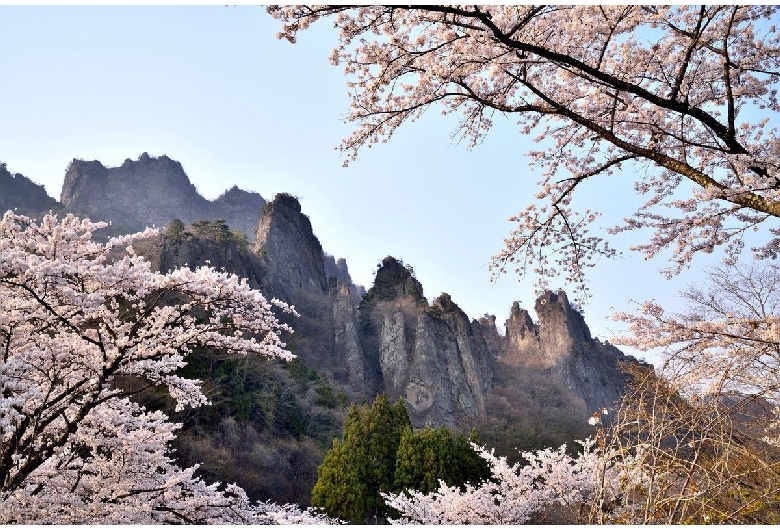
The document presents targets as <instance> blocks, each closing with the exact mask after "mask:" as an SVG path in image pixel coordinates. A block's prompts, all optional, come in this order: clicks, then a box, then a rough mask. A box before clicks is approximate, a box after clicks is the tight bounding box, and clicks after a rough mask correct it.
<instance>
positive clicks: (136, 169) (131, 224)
mask: <svg viewBox="0 0 780 530" xmlns="http://www.w3.org/2000/svg"><path fill="white" fill-rule="evenodd" d="M60 202H61V203H62V204H63V207H64V208H65V209H66V210H67V211H69V212H73V213H76V214H78V215H82V216H88V217H90V218H92V219H94V220H102V221H108V222H111V228H110V230H109V232H110V233H127V232H133V231H137V230H143V229H144V228H146V227H147V226H157V227H164V226H165V225H166V224H168V223H169V222H170V221H172V220H173V219H180V220H181V221H183V222H184V223H192V222H194V221H197V220H198V219H223V220H224V221H225V222H226V223H227V224H228V225H229V226H230V227H231V228H235V229H238V230H241V231H243V232H244V233H245V234H247V237H248V238H249V239H250V240H251V239H252V238H253V236H254V230H255V228H256V227H257V223H258V220H259V218H260V209H261V208H262V206H263V204H264V203H265V200H264V199H263V198H262V197H261V196H260V195H259V194H257V193H251V192H246V191H242V190H240V189H238V188H236V187H234V188H231V189H230V190H228V191H226V192H225V193H224V194H223V195H221V196H220V197H219V198H218V199H217V200H215V201H209V200H207V199H205V198H203V197H202V196H201V195H200V194H199V193H198V190H197V189H195V186H194V185H193V184H192V183H191V182H190V179H189V177H188V176H187V174H186V173H185V172H184V169H183V168H182V165H181V164H180V163H179V162H177V161H175V160H172V159H170V158H168V157H167V156H165V155H163V156H160V157H158V158H154V157H150V156H149V155H148V154H146V153H143V154H142V155H141V156H140V157H139V158H138V160H130V159H129V158H128V159H127V160H125V161H124V163H123V164H122V165H121V166H119V167H115V168H107V167H105V166H104V165H103V164H101V163H100V162H98V161H97V160H93V161H85V160H78V159H74V160H73V162H71V164H70V167H69V168H68V171H67V173H66V174H65V181H64V183H63V187H62V193H61V195H60Z"/></svg>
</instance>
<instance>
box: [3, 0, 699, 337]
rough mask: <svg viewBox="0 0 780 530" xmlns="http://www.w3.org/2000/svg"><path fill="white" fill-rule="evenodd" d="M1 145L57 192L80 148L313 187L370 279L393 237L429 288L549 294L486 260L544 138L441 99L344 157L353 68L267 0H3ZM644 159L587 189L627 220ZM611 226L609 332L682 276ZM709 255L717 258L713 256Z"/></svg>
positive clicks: (586, 199) (596, 275)
mask: <svg viewBox="0 0 780 530" xmlns="http://www.w3.org/2000/svg"><path fill="white" fill-rule="evenodd" d="M0 23H1V24H2V29H1V30H0V75H1V76H2V77H1V79H2V81H1V82H0V161H2V162H5V163H6V164H7V166H8V169H9V170H10V171H12V172H19V173H22V174H24V175H26V176H28V177H30V178H31V179H32V180H33V181H35V182H38V183H40V184H43V185H45V186H46V189H47V190H48V192H49V194H50V195H52V196H54V197H55V198H59V193H60V188H61V185H62V179H63V176H64V173H65V170H66V167H67V165H68V163H69V162H70V160H71V159H73V158H82V159H88V160H92V159H97V160H100V161H101V162H103V164H105V165H107V166H116V165H120V164H121V163H122V161H123V160H124V159H126V158H132V159H135V158H137V157H138V156H139V155H140V154H141V153H142V152H148V153H149V154H150V155H153V156H157V155H162V154H166V155H168V156H169V157H171V158H173V159H175V160H178V161H180V162H181V163H182V165H183V166H184V169H185V171H186V172H187V174H188V175H189V177H190V179H191V180H192V182H193V183H194V184H195V186H196V187H197V188H198V190H199V191H200V192H201V193H202V194H203V195H205V196H206V197H207V198H210V199H213V198H215V197H217V196H218V195H219V194H220V193H221V192H222V191H224V190H225V189H227V188H229V187H230V186H232V185H233V184H236V185H238V186H239V187H241V188H243V189H246V190H252V191H257V192H259V193H261V194H262V195H263V196H264V197H265V198H267V199H273V197H274V195H275V194H276V193H278V192H282V191H284V192H288V193H292V194H294V195H297V196H298V197H299V198H300V201H301V204H302V207H303V211H304V213H306V214H307V215H308V216H309V217H310V218H311V221H312V224H313V226H314V231H315V233H316V235H317V236H318V237H319V239H320V241H321V242H322V245H323V247H324V249H325V250H326V251H327V252H329V253H331V254H333V255H335V256H336V257H344V258H346V259H347V263H348V265H349V268H350V272H351V273H352V276H353V279H354V280H355V281H356V282H357V283H363V284H364V285H366V286H367V287H368V286H370V284H371V281H372V273H373V272H374V271H375V270H376V264H377V263H378V262H379V261H380V260H381V259H382V258H383V257H385V256H387V255H393V256H395V257H397V258H400V259H403V260H404V262H405V263H407V264H409V265H412V266H413V267H414V270H415V272H416V275H417V277H418V279H419V280H420V281H421V282H422V284H423V286H424V288H425V293H426V295H427V296H428V298H429V299H430V298H432V297H434V296H436V295H438V294H440V293H441V292H442V291H446V292H448V293H450V294H451V295H452V297H453V300H454V301H455V302H456V303H457V304H458V305H460V307H461V308H463V309H464V310H465V311H466V312H467V313H468V315H469V316H470V317H472V318H476V317H478V316H480V315H482V314H484V313H492V314H495V315H496V316H497V318H498V321H499V323H503V321H504V320H505V319H506V318H507V316H508V313H509V308H510V306H511V304H512V301H514V300H519V301H520V302H521V306H524V307H526V308H528V309H531V308H532V307H533V301H534V298H535V297H534V294H533V286H532V283H533V280H532V279H527V280H525V281H523V282H522V283H521V282H518V281H517V278H516V277H514V276H512V275H508V276H505V277H502V278H500V279H499V281H498V282H497V283H495V284H491V283H490V282H489V273H488V270H487V263H488V261H489V260H490V257H491V256H492V255H493V254H495V253H497V252H498V251H499V250H500V249H501V247H502V241H503V238H504V237H506V236H507V235H508V234H509V231H510V230H511V228H512V224H511V223H509V222H507V220H506V219H507V217H509V216H510V215H514V214H516V213H517V212H519V211H521V210H522V209H523V207H524V206H525V205H526V204H527V203H529V202H530V201H531V200H532V199H533V194H534V193H535V189H536V188H535V182H536V181H537V180H539V176H538V175H534V174H533V173H532V170H531V169H530V167H529V164H528V160H527V159H526V158H525V156H524V153H525V152H526V151H528V150H529V149H531V148H534V147H535V146H534V145H533V144H532V143H531V141H530V138H528V137H524V136H522V135H520V134H519V133H518V132H517V129H516V128H515V127H514V126H513V121H512V120H505V121H503V122H502V121H501V120H500V119H497V120H496V122H497V126H496V128H495V129H494V130H493V131H492V133H491V134H490V135H489V136H488V138H487V139H486V141H485V142H484V144H482V145H480V146H478V147H477V148H475V149H474V150H472V151H469V150H467V149H466V148H465V146H463V145H457V144H453V143H452V142H451V140H450V136H451V133H452V132H453V131H454V128H455V124H456V121H455V120H456V118H442V117H441V116H440V115H439V114H438V112H437V111H436V110H432V111H429V112H428V114H427V115H426V116H424V118H423V119H422V120H421V121H419V122H417V123H415V124H412V125H411V126H407V127H405V128H404V129H402V130H401V131H399V132H398V133H397V135H396V136H395V137H394V138H393V139H392V140H391V141H390V142H388V143H387V144H383V145H380V146H375V147H374V148H373V149H370V150H366V151H365V152H364V153H363V154H362V156H361V158H360V159H359V160H358V161H357V162H354V163H352V164H351V165H350V167H349V168H346V169H345V168H343V167H342V160H341V158H340V155H339V154H338V153H337V152H336V151H335V150H334V147H335V146H336V145H337V144H338V142H339V139H340V138H341V137H342V136H345V135H346V134H347V132H348V130H349V129H348V126H347V125H344V124H343V123H342V122H341V117H342V116H343V115H344V113H345V112H346V109H347V106H348V99H347V96H346V94H347V88H346V85H345V77H344V76H343V74H342V71H341V69H340V68H337V67H333V66H331V65H330V63H329V62H328V59H327V57H328V54H329V52H330V49H331V48H332V47H333V44H334V42H335V33H334V30H333V29H332V27H331V26H330V24H328V23H327V22H326V23H324V24H318V25H316V26H315V27H314V28H313V29H311V30H309V31H307V32H305V33H303V34H302V35H301V38H300V40H299V42H298V44H296V45H291V44H289V43H287V42H286V41H278V40H277V39H276V38H275V35H276V33H277V31H278V28H279V25H278V22H276V21H275V20H273V19H271V18H270V17H269V16H268V15H267V14H266V13H265V10H264V9H263V8H260V7H248V6H239V7H230V8H225V7H222V6H212V7H7V6H1V7H0ZM632 182H633V180H632V179H631V176H630V175H628V174H627V175H615V176H613V177H611V178H600V179H597V180H594V181H593V182H592V183H589V186H588V187H587V188H586V189H585V190H584V191H585V192H586V193H585V194H583V197H582V201H581V202H580V203H579V204H580V205H581V206H582V205H585V204H586V203H589V204H587V206H589V207H591V208H593V207H597V208H599V209H601V210H602V211H604V212H605V215H604V218H603V219H602V222H601V223H600V225H601V226H604V227H607V226H611V225H613V224H615V223H617V222H618V221H619V220H620V219H621V218H622V217H623V216H624V215H626V214H628V213H629V209H628V208H629V207H630V206H631V205H632V204H633V205H637V204H639V199H637V198H636V197H635V196H634V195H633V190H632V187H631V183H632ZM638 235H639V234H629V235H623V236H620V237H617V238H615V239H614V240H613V244H614V246H616V247H617V248H618V249H619V250H623V251H624V258H623V259H618V260H614V261H609V262H602V263H600V264H599V265H598V266H597V267H596V269H595V270H593V272H592V274H591V285H590V288H591V293H592V295H593V298H592V300H591V302H590V303H589V305H588V306H587V307H586V309H585V310H586V320H587V322H588V324H589V326H590V327H591V330H592V331H593V333H594V335H597V336H599V337H600V338H602V339H607V338H609V336H610V335H611V334H612V331H614V330H617V329H618V327H617V326H616V324H615V323H613V322H611V321H610V320H609V319H608V315H609V312H610V308H615V309H617V310H627V309H629V307H630V306H629V305H628V301H629V300H630V299H632V298H633V299H636V300H644V299H648V298H653V297H655V298H657V299H659V300H661V301H664V302H665V303H666V304H667V305H668V306H669V307H676V305H677V302H676V301H675V294H674V293H675V292H676V291H677V290H678V289H680V288H682V287H683V286H684V285H685V284H686V283H687V282H689V281H694V280H696V279H697V277H698V276H699V271H700V268H701V266H703V264H704V260H699V261H698V262H697V263H696V264H695V270H691V271H689V272H688V273H686V274H684V275H682V277H678V278H677V279H675V280H673V281H667V280H665V279H664V278H663V277H662V276H661V275H660V274H658V272H657V271H658V269H660V268H661V267H663V266H664V265H665V262H663V261H661V260H657V261H654V262H650V263H647V262H644V260H643V259H642V257H641V256H639V255H635V254H633V253H630V252H628V250H627V249H628V246H630V244H631V242H632V240H633V239H635V238H636V237H637V236H638ZM709 261H710V262H712V261H714V260H712V259H711V260H709Z"/></svg>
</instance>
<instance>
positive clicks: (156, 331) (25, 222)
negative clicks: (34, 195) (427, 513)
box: [0, 212, 323, 524]
mask: <svg viewBox="0 0 780 530" xmlns="http://www.w3.org/2000/svg"><path fill="white" fill-rule="evenodd" d="M103 226H105V223H92V222H90V221H89V220H79V219H78V218H76V217H74V216H72V215H67V216H66V217H64V218H63V219H61V220H59V219H58V218H57V217H56V216H54V215H51V214H50V215H46V216H45V217H44V218H43V219H42V221H41V222H40V223H36V222H35V221H33V220H31V219H29V218H27V217H24V216H20V215H15V214H13V213H12V212H7V213H6V214H5V215H4V216H3V218H2V221H0V524H11V523H24V524H29V523H54V524H65V523H71V524H73V523H77V524H80V523H103V524H114V523H125V524H128V523H133V524H159V523H201V524H210V523H260V522H273V521H277V522H312V521H315V522H317V521H319V522H322V520H323V519H321V518H318V517H316V516H313V515H312V514H311V513H309V512H306V511H302V510H299V509H297V508H295V507H292V506H286V507H280V506H275V505H267V504H252V503H250V501H249V499H247V496H246V494H245V493H244V492H243V490H241V488H239V487H237V486H235V485H228V486H226V487H224V488H221V487H220V486H219V485H218V484H212V485H207V484H205V483H204V482H203V481H202V480H200V479H198V478H197V477H196V476H195V472H196V467H192V468H188V469H181V468H179V467H178V466H177V465H176V464H175V462H174V460H173V458H172V455H171V450H170V448H169V442H170V441H171V440H172V439H173V438H174V436H175V431H176V430H177V429H178V428H179V425H178V424H174V423H171V422H170V421H168V418H167V417H166V416H165V415H164V414H162V413H161V412H157V411H149V410H145V409H144V408H143V407H141V406H139V405H138V404H136V403H135V402H133V401H132V400H131V397H132V396H131V395H129V393H128V391H127V390H125V389H126V388H128V385H123V384H122V381H123V380H127V379H128V378H132V379H134V380H137V381H143V382H145V383H146V386H163V387H167V390H168V392H169V393H170V395H171V397H172V398H173V399H174V400H175V401H176V403H177V405H176V406H177V408H179V409H181V408H182V407H186V406H192V407H198V406H201V405H205V404H206V403H207V399H206V397H205V396H204V394H203V393H202V392H201V389H200V386H199V381H195V380H190V379H186V378H183V377H180V376H178V375H176V373H177V370H178V369H179V368H181V367H182V366H184V365H185V363H186V356H187V354H188V353H189V352H190V351H192V349H193V348H196V347H207V348H214V349H216V350H219V351H223V352H228V353H233V354H255V355H263V356H268V357H277V358H282V359H290V358H292V355H291V354H290V353H289V352H288V351H286V350H285V349H284V346H285V345H284V343H283V342H282V341H281V340H280V336H279V333H280V332H282V331H290V329H289V328H288V326H286V325H284V324H281V323H279V322H278V321H277V319H276V317H275V316H274V313H273V311H274V310H279V311H283V312H291V313H294V309H293V308H292V307H288V306H287V305H286V304H284V303H282V302H280V301H278V300H272V301H270V302H269V301H267V300H266V299H265V298H264V297H263V296H262V294H261V293H259V292H258V291H255V290H252V289H250V288H249V286H248V284H247V282H246V280H239V279H238V278H237V277H236V276H235V275H230V274H227V273H224V272H218V271H215V270H214V269H212V268H206V267H202V268H198V269H196V270H190V269H187V268H182V269H177V270H173V271H171V272H169V273H167V274H161V273H157V272H154V271H153V270H152V269H151V267H150V264H149V262H148V261H146V260H145V259H143V258H142V257H141V256H139V255H137V254H136V253H135V252H134V250H133V247H132V243H133V242H134V241H136V240H139V239H141V238H144V237H149V236H151V235H153V234H154V233H155V232H154V231H153V230H147V231H145V232H143V233H139V234H134V235H129V236H122V237H118V238H112V239H111V240H109V241H108V242H107V243H105V244H101V243H97V242H95V241H93V240H92V232H93V231H94V230H96V229H98V228H101V227H103ZM134 386H137V385H134Z"/></svg>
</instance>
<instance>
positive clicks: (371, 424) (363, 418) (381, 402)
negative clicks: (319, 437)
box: [311, 394, 411, 523]
mask: <svg viewBox="0 0 780 530" xmlns="http://www.w3.org/2000/svg"><path fill="white" fill-rule="evenodd" d="M405 428H407V429H411V423H410V422H409V416H408V414H407V413H406V407H405V406H404V404H403V402H401V401H399V402H398V403H396V404H395V405H394V406H392V407H391V406H390V402H389V401H388V399H387V396H386V395H385V394H380V395H378V396H377V397H376V399H375V400H374V403H373V404H372V405H371V407H368V406H367V405H364V406H362V407H358V406H356V405H352V407H351V408H350V410H349V413H348V414H347V418H346V419H345V421H344V430H343V434H342V438H341V441H334V444H333V447H332V448H331V450H330V451H329V452H328V454H327V455H326V457H325V461H324V462H323V463H322V465H321V466H320V467H319V469H318V479H317V483H316V484H315V486H314V489H313V490H312V499H311V502H312V505H313V506H317V507H319V508H321V509H322V510H323V511H325V513H327V514H329V515H331V516H332V517H338V518H339V519H344V520H347V521H351V522H354V523H365V522H381V521H384V519H385V512H386V507H385V503H384V500H383V499H382V496H381V495H380V492H389V491H391V490H392V488H393V477H394V473H395V458H396V453H397V452H398V445H399V443H400V439H401V433H402V432H403V431H404V429H405Z"/></svg>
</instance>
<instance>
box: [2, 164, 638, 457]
mask: <svg viewBox="0 0 780 530" xmlns="http://www.w3.org/2000/svg"><path fill="white" fill-rule="evenodd" d="M61 197H62V209H63V210H65V211H68V212H70V211H72V212H74V213H77V214H80V215H85V214H86V215H89V216H90V217H92V218H93V219H102V220H110V221H113V225H112V227H111V228H112V230H113V231H114V232H115V233H117V232H129V231H135V230H140V229H142V228H144V227H145V226H147V225H149V224H156V225H158V226H165V225H166V224H167V223H168V222H169V221H170V220H171V219H173V218H179V219H181V220H182V221H184V222H185V223H189V222H192V221H194V220H197V219H201V218H205V219H224V220H225V221H226V222H227V223H228V225H230V226H231V227H232V228H238V229H240V230H243V231H245V232H246V233H247V234H248V235H249V236H250V241H251V240H252V239H254V241H253V242H252V245H251V247H250V248H251V250H250V249H247V248H246V246H241V245H239V244H238V242H237V241H236V240H224V241H220V242H217V241H211V240H209V239H207V238H205V237H197V236H195V235H193V234H191V233H189V232H187V231H181V232H180V233H178V235H177V236H175V237H167V236H160V237H159V238H157V239H156V240H153V241H149V242H146V243H144V244H141V245H137V248H138V249H139V251H141V252H143V253H144V254H146V255H147V256H148V257H149V258H150V259H151V261H152V263H153V265H154V266H155V267H157V268H158V269H160V270H163V271H166V270H169V269H172V268H175V267H179V266H184V265H188V266H197V265H202V264H205V263H206V262H207V261H208V262H209V263H210V264H211V265H212V266H215V267H217V268H224V269H225V270H228V271H231V272H234V273H236V274H238V275H239V276H241V277H245V278H248V280H249V283H250V285H252V286H253V287H257V288H259V289H261V290H262V291H263V293H264V294H265V295H266V296H267V297H269V298H271V297H276V298H279V299H281V300H283V301H285V302H287V303H290V304H292V305H294V306H295V307H296V309H297V311H298V312H299V313H300V316H299V317H292V316H289V315H283V316H281V318H282V320H284V321H286V322H287V323H289V324H290V325H291V326H292V327H293V329H294V330H295V333H294V334H292V335H291V336H290V337H286V338H285V340H286V341H287V343H288V347H289V348H290V350H291V351H292V352H293V353H295V354H296V355H298V356H299V358H300V359H301V360H302V361H303V362H304V363H305V364H306V365H307V366H308V367H309V368H310V369H314V370H317V371H320V372H323V373H325V374H327V375H328V376H329V378H330V379H332V380H334V381H336V382H338V383H339V384H340V386H341V388H342V389H343V391H344V392H345V393H346V395H347V396H348V397H349V398H350V399H351V400H352V401H361V400H371V399H372V398H373V397H374V395H376V393H378V392H387V394H388V396H389V397H390V399H391V400H395V399H398V398H403V399H404V400H405V401H406V402H407V404H408V410H409V415H410V418H411V420H412V422H413V424H414V425H415V426H416V427H421V426H424V425H448V426H452V427H456V428H462V429H467V428H470V427H471V426H473V425H474V424H477V423H481V424H483V425H487V427H486V428H487V429H488V430H491V429H492V431H491V432H494V433H497V434H496V436H495V438H496V439H498V438H500V437H501V436H503V434H504V433H506V432H509V430H511V429H515V430H514V431H512V432H513V433H514V435H517V436H523V437H533V436H534V435H535V434H534V433H535V432H536V431H534V429H536V430H537V431H538V429H539V425H540V424H544V428H545V429H547V430H549V428H550V424H551V423H559V424H560V423H566V422H569V423H567V424H566V425H559V427H560V431H561V432H562V433H563V432H566V433H570V432H572V431H573V429H575V428H576V426H577V425H580V424H583V423H584V422H586V421H587V417H588V416H589V415H590V413H592V412H593V411H596V410H600V409H601V408H602V407H608V408H609V407H611V406H612V404H613V403H614V402H615V401H616V400H617V399H618V397H619V395H620V393H621V391H622V388H623V384H624V377H623V375H622V374H621V373H620V371H619V369H618V363H619V362H620V361H628V362H636V361H635V360H634V359H633V358H630V357H626V356H624V355H623V354H622V352H620V350H618V349H617V348H615V347H613V346H611V345H609V344H608V343H601V342H599V341H598V340H595V339H593V338H592V337H591V334H590V331H589V329H588V326H587V325H586V324H585V321H584V318H583V316H582V315H581V314H580V313H579V312H578V311H576V310H575V309H574V308H572V307H571V305H570V304H569V302H568V300H567V298H566V295H565V293H562V292H557V293H553V292H549V291H548V292H546V293H544V294H543V295H542V296H541V297H539V298H538V299H537V300H536V303H535V305H534V311H535V314H536V319H537V320H536V321H535V320H534V319H533V318H532V316H531V314H530V313H529V311H527V310H525V309H523V308H521V307H520V304H518V303H515V304H513V306H512V309H511V313H510V316H509V318H508V319H507V321H506V322H505V333H503V334H500V333H499V332H498V329H497V327H496V319H495V317H494V316H489V315H486V316H485V317H483V318H481V319H479V320H473V321H469V319H468V317H467V316H466V315H465V314H464V313H463V311H462V310H461V309H460V308H459V307H458V306H457V305H456V304H455V302H453V300H452V298H451V297H450V296H449V295H447V294H442V295H440V296H439V297H438V298H436V299H435V300H433V302H431V303H429V302H428V300H427V299H426V298H425V297H424V295H423V286H422V285H421V284H420V282H419V281H418V280H417V279H416V278H415V277H414V274H413V272H412V270H411V268H410V267H407V266H404V264H403V263H402V262H401V261H399V260H396V259H394V258H392V257H387V258H385V259H384V260H383V261H382V263H381V264H380V266H379V268H378V270H377V272H376V276H375V281H374V284H373V286H372V287H371V289H370V290H369V291H368V292H366V291H365V289H364V288H363V287H361V286H357V285H354V284H353V283H352V280H351V278H350V275H349V270H348V267H347V264H346V261H345V260H343V259H338V260H337V259H336V258H334V257H333V256H330V255H328V254H326V253H324V252H323V249H322V245H321V244H320V242H319V240H318V239H317V237H316V236H315V234H314V231H313V229H312V225H311V222H310V220H309V218H308V217H307V216H306V215H305V214H304V213H303V212H302V211H301V205H300V203H299V202H298V200H297V199H295V198H294V197H292V196H290V195H288V194H284V193H281V194H279V195H277V196H276V197H275V199H274V200H273V201H272V202H270V203H267V204H264V201H263V199H262V197H260V196H259V195H258V194H253V193H248V192H244V191H242V190H239V189H238V188H235V187H233V188H231V189H229V190H228V191H226V192H225V193H224V194H223V195H222V196H220V197H219V198H218V199H217V200H215V201H213V202H212V201H207V200H205V199H204V198H203V197H201V196H200V195H199V194H198V192H197V190H196V189H195V187H194V186H193V185H192V184H191V183H190V181H189V179H188V177H187V175H186V174H185V173H184V171H183V169H182V167H181V164H179V163H178V162H175V161H173V160H171V159H169V158H167V157H165V156H162V157H159V158H151V157H149V156H148V155H146V154H144V155H142V156H141V157H140V158H139V160H137V161H131V160H127V161H125V163H124V164H123V165H122V166H120V167H118V168H106V167H105V166H103V165H102V164H101V163H100V162H97V161H92V162H85V161H79V160H74V162H73V163H72V165H71V167H70V168H69V170H68V172H67V175H66V179H65V184H64V186H63V190H62V196H61ZM58 206H59V205H58V203H57V202H56V201H54V200H53V199H51V198H49V197H48V196H46V194H45V191H44V190H43V188H42V187H41V186H37V185H35V184H33V183H32V182H30V181H29V180H28V179H25V178H24V177H23V176H21V175H15V176H12V175H10V173H9V172H8V171H7V170H6V168H5V166H0V207H4V208H6V209H7V208H14V207H17V208H19V209H20V210H21V211H22V212H23V213H28V212H30V213H32V214H36V215H37V214H39V213H41V211H45V210H46V209H49V208H54V207H58ZM540 411H541V412H540ZM566 415H568V416H567V417H568V419H567V420H566V422H564V421H563V420H560V418H562V417H563V416H566ZM522 422H526V424H527V432H526V431H523V432H522V433H521V434H518V432H519V431H518V430H517V429H516V428H515V426H516V424H521V423H522ZM526 424H523V425H526ZM572 425H574V426H575V427H572ZM523 428H524V429H525V428H526V427H523ZM554 443H558V442H557V441H550V442H549V444H554ZM549 444H548V445H549Z"/></svg>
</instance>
